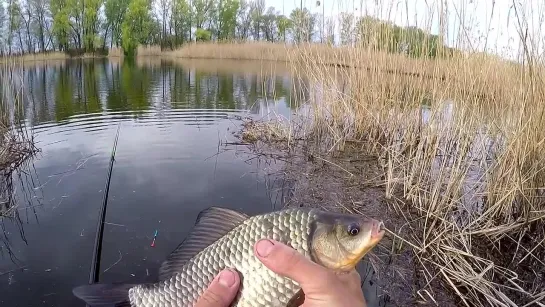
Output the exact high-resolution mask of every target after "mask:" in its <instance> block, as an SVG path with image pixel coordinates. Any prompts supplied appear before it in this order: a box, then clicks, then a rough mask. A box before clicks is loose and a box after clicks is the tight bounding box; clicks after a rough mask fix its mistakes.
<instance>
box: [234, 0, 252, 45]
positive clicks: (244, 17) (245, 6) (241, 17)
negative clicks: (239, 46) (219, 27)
mask: <svg viewBox="0 0 545 307" xmlns="http://www.w3.org/2000/svg"><path fill="white" fill-rule="evenodd" d="M251 24H252V16H251V15H250V4H249V3H248V1H246V0H241V1H240V5H239V8H238V11H237V25H236V32H237V34H236V37H237V38H238V39H240V40H246V39H248V34H249V31H250V26H251Z"/></svg>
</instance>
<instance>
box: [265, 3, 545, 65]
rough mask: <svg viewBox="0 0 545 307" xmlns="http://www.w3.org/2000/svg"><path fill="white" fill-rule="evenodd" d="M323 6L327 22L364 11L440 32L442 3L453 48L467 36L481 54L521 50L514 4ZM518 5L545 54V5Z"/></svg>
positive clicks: (309, 5) (290, 6)
mask: <svg viewBox="0 0 545 307" xmlns="http://www.w3.org/2000/svg"><path fill="white" fill-rule="evenodd" d="M265 1H266V3H267V6H274V7H275V8H276V9H277V10H279V11H280V12H282V10H284V12H285V14H286V15H289V12H291V10H293V9H294V8H296V7H299V6H300V5H301V1H300V0H265ZM302 1H303V2H302V3H303V6H304V7H306V8H308V9H310V10H311V11H312V12H314V13H319V14H322V7H321V6H317V3H316V0H302ZM321 2H322V3H323V5H324V8H325V15H326V18H327V17H328V16H337V15H338V14H339V12H355V13H356V14H357V15H359V14H361V13H363V14H364V15H366V14H367V15H372V16H375V17H379V18H381V19H387V20H390V21H393V22H395V23H396V24H398V25H401V26H406V25H411V26H419V27H422V28H425V29H429V30H431V32H432V33H433V34H437V33H439V11H440V10H439V6H440V5H441V2H443V11H446V12H447V13H446V20H448V27H447V37H448V42H447V44H448V45H449V46H457V45H459V43H458V39H459V37H463V38H464V39H465V43H464V45H465V46H471V47H472V48H474V49H476V50H480V51H482V50H484V48H485V46H486V49H487V51H488V52H493V53H496V54H500V55H503V56H507V57H509V58H513V59H514V58H515V57H516V56H517V54H518V52H519V47H520V38H519V35H518V32H517V28H518V27H517V24H518V22H517V18H516V14H515V10H514V9H512V4H513V1H512V0H495V1H493V0H443V1H441V0H427V1H426V0H412V1H410V0H362V1H360V0H356V1H352V0H349V1H347V0H321ZM516 2H517V3H518V6H517V9H518V10H519V11H518V13H519V16H526V18H525V20H527V21H528V27H529V37H532V38H533V42H532V44H533V46H534V48H536V49H537V50H539V51H540V52H543V46H544V34H545V33H544V31H542V30H541V28H545V25H544V23H545V22H544V18H545V17H544V13H545V1H543V0H539V1H538V0H535V1H533V0H516ZM494 3H495V4H494ZM360 7H362V8H363V9H360ZM493 8H494V10H492V9H493ZM492 11H493V15H492V16H491V14H492ZM461 19H462V20H464V25H465V26H466V28H467V29H466V30H465V31H464V30H463V29H461V28H460V20H461ZM544 30H545V29H544ZM337 31H338V29H337ZM459 33H462V35H461V36H460V35H459ZM486 37H488V41H487V40H486ZM468 42H469V43H468Z"/></svg>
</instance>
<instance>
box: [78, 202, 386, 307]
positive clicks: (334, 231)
mask: <svg viewBox="0 0 545 307" xmlns="http://www.w3.org/2000/svg"><path fill="white" fill-rule="evenodd" d="M383 236H384V224H383V223H382V222H381V221H379V220H376V219H369V218H365V217H363V216H362V215H358V214H346V213H335V212H330V211H325V210H322V209H316V208H308V207H298V208H287V209H281V210H277V211H273V212H268V213H263V214H259V215H254V216H249V215H247V214H245V213H242V212H239V211H236V210H232V209H228V208H223V207H209V208H207V209H205V210H203V211H201V212H200V213H199V215H198V216H197V219H196V221H195V224H194V226H193V229H192V231H191V232H190V233H189V234H188V236H187V237H186V238H185V239H184V240H183V241H182V242H181V243H180V244H179V245H178V246H177V247H176V248H175V249H174V250H173V251H172V253H170V255H168V257H167V258H166V260H165V261H164V262H163V263H162V264H161V266H160V268H159V272H158V281H157V282H155V283H142V284H121V283H117V284H116V283H111V284H108V283H103V284H100V283H98V284H91V285H83V286H79V287H76V288H74V289H73V294H74V295H75V296H76V297H78V298H79V299H81V300H83V301H84V302H86V303H87V305H89V306H91V307H93V306H104V305H108V304H109V305H111V306H127V307H128V306H130V307H151V306H154V307H155V306H157V307H180V306H187V307H191V306H194V305H195V304H196V303H197V300H198V299H199V297H200V296H201V295H202V294H203V292H204V291H205V290H206V289H207V288H208V286H209V284H210V283H211V282H212V280H213V279H214V278H215V276H216V275H217V274H219V272H220V271H222V270H223V269H226V268H230V269H232V270H234V271H235V272H237V273H238V274H239V275H240V277H241V285H240V288H239V291H238V293H237V296H236V298H235V300H234V301H233V303H232V305H231V306H233V307H249V306H252V307H264V306H272V307H286V306H288V307H292V306H300V305H301V304H302V302H303V300H304V293H303V291H302V289H301V288H300V286H299V285H298V283H297V282H295V281H293V280H291V279H289V278H287V277H283V276H280V275H278V274H276V273H274V272H273V271H271V270H270V269H268V268H267V267H266V266H265V265H264V264H262V262H261V261H259V259H258V258H257V257H256V256H255V254H254V244H255V243H256V242H257V241H259V240H260V239H272V240H275V241H278V242H281V243H284V244H286V245H288V246H290V247H292V248H293V249H295V250H297V251H298V252H299V253H301V254H302V255H304V256H305V257H306V258H307V259H309V260H311V261H313V262H315V263H318V264H319V265H322V266H323V267H326V268H328V269H331V270H333V271H335V272H348V271H351V270H353V269H354V268H355V267H356V265H357V264H358V263H359V261H360V260H361V259H362V258H363V257H364V256H365V255H366V254H367V253H368V252H369V251H370V250H371V249H373V248H374V247H375V246H376V245H377V244H378V243H379V241H380V240H381V239H382V238H383Z"/></svg>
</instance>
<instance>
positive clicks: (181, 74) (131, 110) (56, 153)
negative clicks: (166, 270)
mask: <svg viewBox="0 0 545 307" xmlns="http://www.w3.org/2000/svg"><path fill="white" fill-rule="evenodd" d="M277 65H278V64H275V66H274V67H270V66H267V65H266V64H263V65H260V64H259V63H257V64H256V63H250V64H248V63H244V64H240V63H238V64H236V65H235V66H233V65H230V64H229V63H228V62H227V63H226V62H225V61H223V62H216V61H200V62H194V61H193V62H181V63H175V64H174V63H170V62H165V61H160V60H155V61H154V62H144V63H128V62H124V63H119V62H117V61H108V60H94V61H93V60H85V61H69V62H60V63H54V64H49V65H43V64H37V65H30V66H27V67H24V70H22V71H23V72H22V73H23V76H24V77H23V79H22V80H24V84H25V91H24V92H23V94H22V95H20V96H18V98H14V101H16V103H17V104H18V105H20V107H19V109H21V110H23V111H22V112H19V113H20V114H18V115H16V116H20V117H22V118H24V119H25V121H26V123H27V125H28V127H31V129H32V132H33V134H34V137H35V139H36V141H37V146H38V147H39V148H40V149H41V152H40V153H39V154H38V156H37V157H36V158H34V159H32V160H31V161H29V163H28V165H26V166H25V167H24V168H23V169H22V172H20V173H19V174H16V175H14V177H13V183H14V189H15V198H14V201H15V202H16V203H17V205H18V210H17V212H18V216H17V217H16V218H14V219H5V220H4V222H3V229H4V235H3V236H1V235H0V237H2V242H3V243H0V246H1V247H2V252H3V253H2V255H0V274H1V275H0V293H2V295H1V296H0V305H1V306H83V304H81V302H80V301H79V300H77V299H76V298H75V297H74V296H73V295H72V293H71V290H72V288H73V287H74V286H77V285H80V284H85V283H87V281H88V278H89V268H90V262H91V256H92V251H93V244H94V236H95V229H96V224H97V217H98V213H99V208H100V206H101V203H102V197H103V189H104V186H105V182H106V177H107V172H108V164H109V159H110V154H111V150H112V146H113V142H114V138H115V134H116V131H117V129H118V127H119V129H120V135H119V142H118V147H117V153H116V161H115V166H114V170H113V175H112V179H111V186H110V193H109V203H108V210H107V217H106V222H107V223H108V224H106V225H105V232H104V241H103V242H104V243H103V250H102V264H101V266H102V267H101V271H102V273H101V275H100V281H101V282H114V281H117V282H146V281H153V280H154V279H155V278H156V274H157V269H158V267H159V265H160V263H161V262H162V261H163V260H164V259H165V257H166V255H167V254H168V253H169V252H170V251H172V250H173V249H174V248H175V247H176V246H177V245H178V244H179V243H180V242H181V240H182V239H183V238H184V237H185V236H186V234H187V233H188V231H189V230H190V229H191V227H192V226H193V223H194V221H195V218H196V216H197V214H198V213H199V212H200V211H201V210H203V209H205V208H207V207H209V206H212V205H214V206H223V207H229V208H233V209H238V210H242V211H244V212H246V213H248V214H258V213H262V212H266V211H270V210H273V209H274V208H277V207H280V206H281V205H282V204H281V200H282V198H281V197H279V195H280V192H279V191H281V190H282V189H280V187H281V183H280V181H276V180H275V179H274V178H272V176H269V175H267V174H268V173H270V172H273V171H274V170H275V169H277V168H278V167H279V166H280V165H278V164H276V165H274V164H273V165H261V164H260V163H259V160H257V159H252V158H253V156H252V155H251V154H249V153H247V152H246V151H245V150H244V148H243V146H242V147H240V146H238V147H237V146H225V143H226V142H228V141H233V140H234V137H233V135H232V133H233V132H235V131H237V130H238V129H239V127H240V124H241V120H240V118H244V117H255V118H263V117H267V116H273V115H272V114H280V115H284V116H290V114H291V110H292V108H291V107H290V101H291V100H292V95H293V94H292V90H291V88H292V87H291V81H290V77H289V75H288V74H287V73H286V71H285V70H284V69H283V68H282V67H280V66H277ZM18 72H21V70H19V71H18ZM8 90H9V89H3V91H4V93H6V92H7V91H8ZM14 97H15V96H14ZM15 113H17V112H15ZM218 152H219V154H218ZM276 185H278V187H277V188H275V187H274V186H276ZM155 230H158V237H157V241H156V247H154V248H152V247H150V243H151V239H152V236H153V233H154V231H155ZM8 248H9V251H10V252H8ZM10 253H11V254H10ZM19 267H23V268H22V269H17V268H19ZM105 270H106V272H104V271H105Z"/></svg>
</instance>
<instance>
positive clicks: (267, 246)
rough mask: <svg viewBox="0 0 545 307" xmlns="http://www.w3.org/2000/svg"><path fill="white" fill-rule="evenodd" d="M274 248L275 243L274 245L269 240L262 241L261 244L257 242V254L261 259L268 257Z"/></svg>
mask: <svg viewBox="0 0 545 307" xmlns="http://www.w3.org/2000/svg"><path fill="white" fill-rule="evenodd" d="M273 247H274V243H272V242H271V241H269V240H261V241H259V242H257V245H256V248H255V249H256V251H257V254H258V255H259V256H261V257H267V256H268V255H269V254H270V253H271V251H272V249H273Z"/></svg>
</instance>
